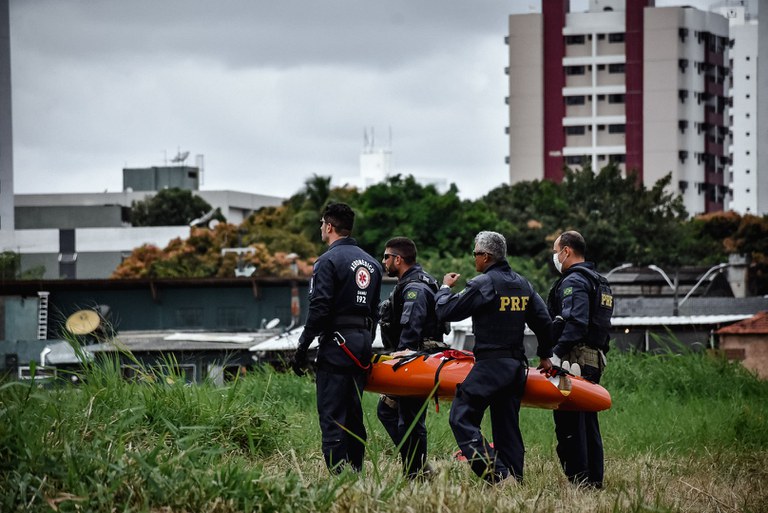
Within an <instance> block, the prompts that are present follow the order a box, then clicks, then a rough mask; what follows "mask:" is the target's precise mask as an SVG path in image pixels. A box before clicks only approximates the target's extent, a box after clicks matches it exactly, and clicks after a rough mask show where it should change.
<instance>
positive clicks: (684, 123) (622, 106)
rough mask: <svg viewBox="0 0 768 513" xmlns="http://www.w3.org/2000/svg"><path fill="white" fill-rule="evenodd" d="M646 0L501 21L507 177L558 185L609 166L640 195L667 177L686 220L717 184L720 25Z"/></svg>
mask: <svg viewBox="0 0 768 513" xmlns="http://www.w3.org/2000/svg"><path fill="white" fill-rule="evenodd" d="M653 4H654V2H653V1H652V0H590V2H589V8H588V10H587V11H585V12H570V2H569V1H568V0H542V12H541V13H540V14H539V13H533V14H522V15H512V16H510V18H509V36H508V38H507V42H508V44H509V56H510V58H509V68H508V72H509V91H510V94H509V97H508V100H507V102H508V104H509V113H510V125H509V129H508V132H509V136H510V153H509V157H508V161H509V173H510V181H511V182H512V183H514V182H517V181H521V180H533V179H546V180H553V181H560V180H561V179H562V177H563V168H564V166H569V167H572V168H580V167H581V166H582V165H583V164H585V163H586V164H589V165H590V166H591V168H592V169H593V170H597V169H600V168H602V167H604V166H605V165H607V164H608V163H609V162H615V163H617V164H618V165H619V166H620V168H621V169H622V170H633V171H636V172H637V174H638V178H639V179H640V180H641V181H642V183H643V184H644V185H646V186H651V185H653V184H654V183H655V182H656V181H657V180H659V179H660V178H662V177H663V176H665V175H667V174H669V173H671V174H672V181H671V184H670V191H669V192H673V193H677V194H680V195H681V196H682V197H683V200H684V202H685V206H686V208H687V210H688V212H689V214H691V215H695V214H699V213H704V212H712V211H718V210H723V207H724V203H725V200H726V196H727V193H728V186H727V182H726V180H725V171H726V169H727V166H728V163H729V158H728V154H727V152H726V144H727V136H728V129H727V121H728V92H727V85H728V83H727V82H728V81H727V77H728V74H729V69H728V43H729V38H728V21H727V20H726V19H725V18H724V17H723V16H721V15H719V14H716V13H712V12H704V11H700V10H697V9H694V8H691V7H687V6H685V7H654V6H653Z"/></svg>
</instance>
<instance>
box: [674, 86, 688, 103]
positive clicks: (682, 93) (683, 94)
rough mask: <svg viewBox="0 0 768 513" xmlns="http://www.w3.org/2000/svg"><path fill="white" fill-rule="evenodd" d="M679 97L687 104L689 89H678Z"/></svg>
mask: <svg viewBox="0 0 768 513" xmlns="http://www.w3.org/2000/svg"><path fill="white" fill-rule="evenodd" d="M677 97H678V98H680V101H681V102H683V103H685V100H686V99H687V98H688V90H687V89H678V91H677Z"/></svg>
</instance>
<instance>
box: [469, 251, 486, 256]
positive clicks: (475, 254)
mask: <svg viewBox="0 0 768 513" xmlns="http://www.w3.org/2000/svg"><path fill="white" fill-rule="evenodd" d="M472 254H473V255H474V256H475V257H478V256H480V255H487V254H488V252H487V251H474V252H473V253H472Z"/></svg>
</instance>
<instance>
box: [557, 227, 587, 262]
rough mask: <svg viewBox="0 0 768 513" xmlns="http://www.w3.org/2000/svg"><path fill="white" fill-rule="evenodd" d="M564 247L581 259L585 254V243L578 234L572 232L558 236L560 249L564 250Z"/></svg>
mask: <svg viewBox="0 0 768 513" xmlns="http://www.w3.org/2000/svg"><path fill="white" fill-rule="evenodd" d="M565 246H568V247H569V248H571V249H572V250H573V252H574V253H576V254H577V255H578V256H581V257H583V256H584V255H586V254H587V241H585V240H584V237H582V236H581V234H580V233H579V232H576V231H573V230H569V231H567V232H563V233H562V234H561V235H560V247H561V248H564V247H565Z"/></svg>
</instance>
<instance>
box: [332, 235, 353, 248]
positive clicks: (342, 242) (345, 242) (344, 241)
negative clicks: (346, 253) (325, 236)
mask: <svg viewBox="0 0 768 513" xmlns="http://www.w3.org/2000/svg"><path fill="white" fill-rule="evenodd" d="M336 246H357V241H356V240H355V239H353V238H352V237H342V238H340V239H337V240H335V241H333V243H332V244H331V245H330V246H328V249H333V248H335V247H336Z"/></svg>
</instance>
